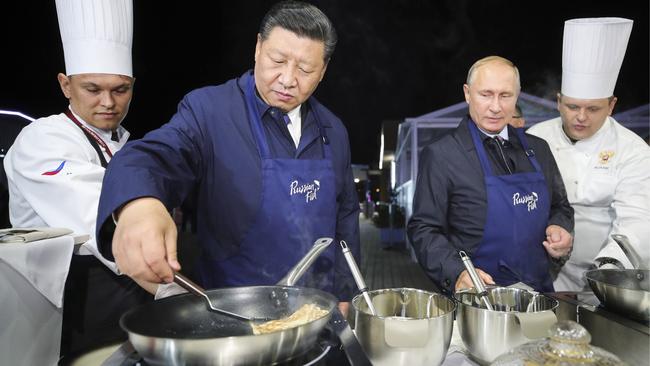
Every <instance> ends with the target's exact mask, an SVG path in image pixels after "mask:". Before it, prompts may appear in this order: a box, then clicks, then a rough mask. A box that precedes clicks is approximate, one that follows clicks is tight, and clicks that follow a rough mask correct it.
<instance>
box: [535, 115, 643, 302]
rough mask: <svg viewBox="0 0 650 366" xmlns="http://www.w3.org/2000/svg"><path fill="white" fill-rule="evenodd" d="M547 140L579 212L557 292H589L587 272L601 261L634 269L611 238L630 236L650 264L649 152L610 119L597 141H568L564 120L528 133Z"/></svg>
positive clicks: (554, 120) (627, 131) (571, 201)
mask: <svg viewBox="0 0 650 366" xmlns="http://www.w3.org/2000/svg"><path fill="white" fill-rule="evenodd" d="M527 132H528V133H530V134H533V135H536V136H539V137H541V138H543V139H545V140H546V141H547V142H548V144H549V146H550V147H551V151H552V152H553V156H554V157H555V160H556V162H557V165H558V167H559V169H560V173H561V174H562V178H563V181H564V185H565V187H566V190H567V196H568V199H569V203H571V206H572V207H573V209H574V210H575V236H574V240H573V252H572V254H571V258H570V259H569V261H568V262H567V263H566V264H565V265H564V267H562V270H561V272H560V273H559V275H558V277H557V279H556V280H555V281H554V283H553V285H554V287H555V290H557V291H582V290H587V289H589V286H588V284H587V282H586V280H585V279H584V272H585V271H586V270H588V269H590V268H591V267H592V266H593V265H594V260H595V259H597V258H601V257H611V258H615V259H617V260H618V261H619V262H621V264H623V265H624V266H625V268H632V265H631V263H630V261H629V260H628V259H627V257H626V256H625V254H624V253H623V251H622V250H621V249H620V247H619V246H618V245H617V244H616V243H615V242H614V241H613V239H612V238H611V234H623V235H626V236H627V237H628V238H629V240H630V244H632V246H633V247H634V249H636V251H637V252H638V254H639V255H640V256H641V258H642V259H643V262H644V263H645V265H646V266H648V264H650V147H648V145H647V144H646V143H645V142H644V141H643V140H642V139H641V138H640V137H639V136H638V135H636V134H635V133H634V132H632V131H630V130H628V129H627V128H625V127H623V126H622V125H621V124H619V123H618V122H616V120H615V119H614V118H612V117H608V118H607V120H606V121H605V123H604V124H603V126H602V127H601V128H600V130H598V131H597V132H596V133H595V134H594V135H593V136H591V137H589V138H587V139H583V140H580V141H577V142H576V143H575V144H573V143H572V142H571V140H569V138H568V137H567V136H566V134H565V133H564V131H563V130H562V120H561V118H559V117H558V118H555V119H552V120H549V121H546V122H542V123H538V124H536V125H535V126H533V127H531V128H529V129H528V131H527Z"/></svg>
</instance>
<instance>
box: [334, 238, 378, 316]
mask: <svg viewBox="0 0 650 366" xmlns="http://www.w3.org/2000/svg"><path fill="white" fill-rule="evenodd" d="M340 244H341V249H342V250H343V257H345V261H346V262H348V267H350V272H352V277H353V278H354V282H356V284H357V287H358V288H359V291H361V294H362V295H363V298H364V300H366V304H368V310H370V314H372V315H377V310H375V305H374V304H373V303H372V299H371V298H370V295H368V286H366V281H364V280H363V276H362V275H361V271H359V267H358V266H357V262H356V261H355V260H354V257H353V256H352V252H351V251H350V248H348V244H347V243H346V242H345V240H341V243H340Z"/></svg>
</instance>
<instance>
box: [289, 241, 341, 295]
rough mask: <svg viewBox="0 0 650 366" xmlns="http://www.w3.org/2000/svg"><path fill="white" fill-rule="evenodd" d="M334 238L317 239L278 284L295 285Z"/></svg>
mask: <svg viewBox="0 0 650 366" xmlns="http://www.w3.org/2000/svg"><path fill="white" fill-rule="evenodd" d="M333 240H334V239H332V238H320V239H316V241H315V242H314V245H313V246H312V247H311V249H310V250H309V252H307V254H305V256H304V257H302V259H301V260H300V262H298V264H296V265H295V266H294V267H293V268H291V270H290V271H289V273H287V274H286V276H284V277H283V278H282V279H281V280H280V281H279V282H278V283H277V285H278V286H293V285H295V284H296V282H298V280H299V279H300V277H302V275H303V274H304V273H305V271H307V269H308V268H309V266H311V264H312V263H314V261H315V260H316V258H318V256H319V255H320V254H321V253H322V252H323V250H325V249H327V247H328V246H329V245H330V244H331V243H332V241H333Z"/></svg>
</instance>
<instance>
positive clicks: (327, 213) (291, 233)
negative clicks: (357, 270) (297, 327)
mask: <svg viewBox="0 0 650 366" xmlns="http://www.w3.org/2000/svg"><path fill="white" fill-rule="evenodd" d="M254 80H255V78H254V77H253V76H251V78H250V82H249V84H248V85H247V88H246V89H245V91H244V97H245V100H246V106H247V110H248V116H249V122H250V124H251V130H252V132H253V136H254V138H255V141H256V143H257V148H258V151H259V153H260V157H261V161H262V190H261V196H260V203H261V205H260V208H259V210H258V212H257V214H256V216H255V219H254V220H253V223H252V225H251V226H250V229H249V231H248V232H247V233H246V234H245V236H244V240H243V242H242V243H241V245H240V247H239V250H238V251H237V253H235V254H234V255H233V256H231V257H228V258H226V259H223V260H215V259H209V258H207V257H202V258H201V259H200V261H199V267H198V272H199V273H198V274H199V279H200V282H201V283H202V284H203V286H204V287H206V288H216V287H227V286H247V285H273V284H275V283H277V282H278V281H279V280H280V279H282V277H284V276H285V275H286V274H287V272H288V271H289V270H290V269H291V267H293V266H294V265H295V264H296V263H298V261H300V259H301V258H302V257H303V256H304V255H305V254H306V253H307V252H308V251H309V249H311V247H312V246H313V244H314V241H315V240H316V239H318V238H321V237H330V238H334V237H335V233H336V213H337V206H336V188H335V187H336V186H335V177H334V170H333V168H332V161H331V147H330V145H329V143H328V140H327V136H326V135H325V131H324V129H323V127H322V124H321V123H320V121H319V119H318V115H317V112H316V109H315V108H311V111H312V112H313V113H314V117H315V120H316V124H317V126H318V128H319V130H320V134H321V138H322V140H323V142H324V144H323V159H318V160H314V159H311V160H307V159H274V158H272V157H271V153H270V149H269V146H268V144H267V141H266V134H265V132H264V126H263V125H262V121H261V120H260V113H259V109H258V106H257V100H256V98H257V97H256V94H255V82H254ZM242 184H246V182H242ZM336 248H338V246H337V245H330V247H329V248H328V249H326V250H325V251H323V253H321V255H320V256H319V257H318V259H317V260H316V261H315V262H314V263H313V264H312V266H311V268H310V269H309V270H308V271H307V272H306V273H305V275H303V277H302V279H301V280H300V281H299V282H298V284H297V285H299V286H305V287H315V288H319V289H321V290H324V291H328V292H332V291H333V289H334V258H335V250H336Z"/></svg>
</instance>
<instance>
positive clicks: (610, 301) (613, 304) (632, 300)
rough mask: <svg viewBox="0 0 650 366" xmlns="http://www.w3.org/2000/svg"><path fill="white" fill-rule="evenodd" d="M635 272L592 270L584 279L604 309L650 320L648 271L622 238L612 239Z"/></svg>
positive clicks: (630, 270)
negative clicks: (642, 267)
mask: <svg viewBox="0 0 650 366" xmlns="http://www.w3.org/2000/svg"><path fill="white" fill-rule="evenodd" d="M612 238H613V239H614V241H616V243H618V244H619V246H621V249H623V251H624V252H625V254H626V255H627V256H628V259H630V262H631V263H632V265H633V266H634V267H635V269H594V270H590V271H587V272H586V273H585V277H586V278H587V282H588V283H589V286H590V287H591V289H592V290H593V291H594V294H595V295H596V297H598V300H600V302H601V303H602V304H603V305H604V306H605V307H606V308H607V309H610V310H612V311H614V312H617V313H620V314H622V315H624V316H627V317H630V318H634V319H639V320H643V321H648V320H650V270H648V269H639V267H640V266H642V265H643V262H642V260H641V259H640V257H639V255H638V254H636V252H635V251H634V249H633V248H632V246H631V245H630V243H629V241H628V239H627V237H626V236H624V235H612Z"/></svg>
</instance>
